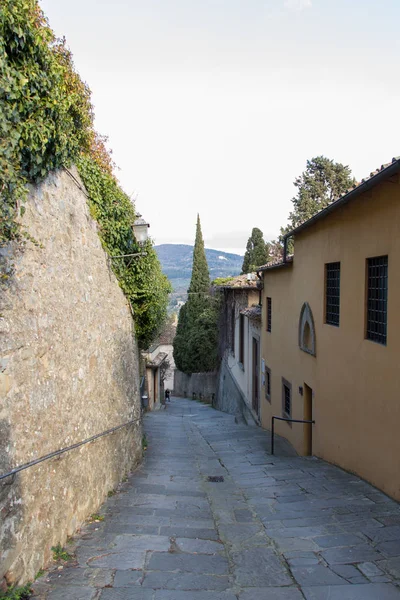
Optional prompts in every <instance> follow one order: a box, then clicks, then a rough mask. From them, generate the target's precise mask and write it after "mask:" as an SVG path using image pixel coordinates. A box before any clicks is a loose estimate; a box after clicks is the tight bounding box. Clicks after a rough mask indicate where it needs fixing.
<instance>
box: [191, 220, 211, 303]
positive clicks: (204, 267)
mask: <svg viewBox="0 0 400 600" xmlns="http://www.w3.org/2000/svg"><path fill="white" fill-rule="evenodd" d="M209 288H210V273H209V270H208V264H207V258H206V251H205V249H204V241H203V234H202V232H201V225H200V216H199V215H197V224H196V240H195V242H194V250H193V267H192V278H191V280H190V286H189V290H188V293H189V294H197V293H199V294H201V293H208V291H209Z"/></svg>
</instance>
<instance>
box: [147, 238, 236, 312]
mask: <svg viewBox="0 0 400 600" xmlns="http://www.w3.org/2000/svg"><path fill="white" fill-rule="evenodd" d="M155 250H156V252H157V255H158V258H159V260H160V263H161V266H162V270H163V273H165V275H166V276H167V277H168V279H169V280H170V281H171V284H172V287H173V289H174V292H173V294H171V305H172V306H176V305H177V304H178V302H179V301H180V300H181V301H186V298H187V294H186V291H187V289H188V287H189V284H190V278H191V276H192V262H193V246H189V245H187V244H160V245H159V246H155ZM206 257H207V262H208V268H209V270H210V278H211V281H212V280H213V279H216V278H217V277H229V276H233V275H239V273H240V272H241V270H242V264H243V256H240V255H239V254H230V253H228V252H221V251H220V250H211V249H210V248H206Z"/></svg>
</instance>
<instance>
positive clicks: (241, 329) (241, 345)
mask: <svg viewBox="0 0 400 600" xmlns="http://www.w3.org/2000/svg"><path fill="white" fill-rule="evenodd" d="M239 362H240V363H242V365H244V315H240V316H239Z"/></svg>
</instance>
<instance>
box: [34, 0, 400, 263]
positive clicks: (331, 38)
mask: <svg viewBox="0 0 400 600" xmlns="http://www.w3.org/2000/svg"><path fill="white" fill-rule="evenodd" d="M41 6H42V8H43V9H44V12H45V14H46V15H47V16H48V18H49V21H50V25H51V26H52V28H53V29H54V30H55V32H56V33H57V34H58V35H60V36H61V35H65V36H66V38H67V41H68V44H69V46H70V48H71V50H72V52H73V55H74V58H75V63H76V66H77V69H78V70H79V72H80V74H81V76H82V78H83V79H84V80H86V81H87V83H88V84H89V86H90V87H91V89H92V92H93V103H94V105H95V112H96V127H97V129H98V130H99V131H100V133H103V134H107V135H108V136H109V138H110V146H111V148H112V149H113V152H114V159H115V161H116V163H117V164H118V165H119V167H120V171H119V172H118V177H119V179H120V182H121V184H122V186H123V188H124V189H125V191H126V192H127V193H128V194H134V195H136V196H137V207H138V209H139V210H140V212H142V214H143V216H144V217H145V218H146V219H147V220H148V221H149V222H150V224H151V229H150V232H151V235H152V237H153V238H154V239H155V241H156V243H158V244H160V243H168V242H169V243H193V240H194V233H195V223H196V214H197V212H199V213H200V217H201V223H202V229H203V235H204V238H205V242H206V245H207V246H208V247H210V248H217V249H222V250H224V249H225V250H227V251H236V252H238V253H243V252H244V249H245V244H246V241H247V238H248V237H249V235H250V233H251V229H252V228H253V227H255V226H257V227H260V229H262V231H263V232H264V234H265V237H266V238H267V239H272V238H274V237H276V236H277V235H278V233H279V228H280V226H281V225H285V224H286V221H287V216H288V213H289V211H290V209H291V203H290V199H291V198H292V196H293V195H294V193H295V188H294V187H293V181H294V179H295V177H296V176H297V175H300V173H301V172H302V171H303V170H304V168H305V164H306V160H307V159H309V158H312V157H313V156H316V155H319V154H324V155H325V156H328V157H329V158H333V159H334V160H336V161H339V162H343V163H345V164H348V165H349V166H350V167H351V168H352V170H353V174H354V175H355V177H356V178H357V179H361V178H362V177H365V176H367V175H369V173H370V171H372V170H373V169H375V168H376V167H377V166H380V165H381V164H382V163H384V162H388V161H389V160H391V159H392V157H393V156H396V155H398V154H400V139H399V137H400V136H399V129H400V125H399V117H398V115H399V106H400V77H399V76H398V71H399V63H400V35H399V23H400V2H399V0H79V1H78V0H67V1H66V0H41Z"/></svg>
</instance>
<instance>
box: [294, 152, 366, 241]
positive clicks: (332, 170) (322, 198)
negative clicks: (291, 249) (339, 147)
mask: <svg viewBox="0 0 400 600" xmlns="http://www.w3.org/2000/svg"><path fill="white" fill-rule="evenodd" d="M355 183H356V180H355V179H354V177H352V175H351V170H350V168H349V167H348V166H344V165H342V164H341V163H335V162H334V161H333V160H330V159H329V158H326V157H325V156H317V157H315V158H312V159H311V160H308V161H307V166H306V170H305V171H303V173H302V174H301V175H300V177H296V179H295V181H294V185H295V187H296V188H297V194H296V196H295V197H294V198H292V203H293V211H292V212H291V213H290V215H289V225H288V227H287V228H286V229H285V232H286V231H289V230H290V229H294V228H295V227H297V226H298V225H300V224H301V223H304V221H307V219H310V218H311V217H313V216H314V215H315V214H316V213H317V212H319V211H320V210H322V209H323V208H325V207H326V206H328V205H329V204H331V202H333V201H334V200H337V199H338V198H340V196H342V195H343V194H345V193H346V190H348V189H349V188H352V187H353V186H354V185H355Z"/></svg>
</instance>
